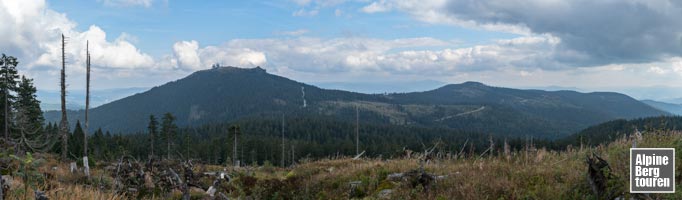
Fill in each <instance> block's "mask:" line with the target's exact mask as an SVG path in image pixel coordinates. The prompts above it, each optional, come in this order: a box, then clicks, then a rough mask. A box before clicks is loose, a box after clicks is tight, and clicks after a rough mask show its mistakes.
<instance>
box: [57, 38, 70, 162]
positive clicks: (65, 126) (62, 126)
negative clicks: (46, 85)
mask: <svg viewBox="0 0 682 200" xmlns="http://www.w3.org/2000/svg"><path fill="white" fill-rule="evenodd" d="M64 40H65V38H64V34H62V71H61V79H60V82H61V89H62V90H61V100H62V120H61V122H60V123H59V132H60V135H61V136H62V160H66V158H67V157H66V155H67V151H68V139H69V138H68V137H69V134H68V133H69V122H68V120H67V118H66V56H65V55H64V46H65V42H64Z"/></svg>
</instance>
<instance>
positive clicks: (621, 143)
mask: <svg viewBox="0 0 682 200" xmlns="http://www.w3.org/2000/svg"><path fill="white" fill-rule="evenodd" d="M631 145H632V141H631V140H628V139H627V138H622V139H619V140H617V141H614V142H612V143H611V144H609V145H603V146H598V147H594V148H585V149H582V150H575V149H573V150H567V151H561V152H556V151H547V150H543V149H539V150H534V151H527V152H524V151H520V152H519V151H517V152H513V155H511V156H510V157H509V158H507V157H506V156H503V155H497V156H488V157H486V156H484V157H480V156H478V155H475V156H472V157H469V158H464V159H456V160H455V159H452V160H434V161H433V162H431V163H430V164H427V165H425V166H424V167H425V170H426V172H429V173H431V174H434V175H438V176H442V178H441V179H438V180H437V181H436V182H435V183H434V184H433V185H432V186H431V187H430V188H424V187H422V186H417V187H412V185H411V184H406V183H403V182H392V181H388V180H387V178H386V177H387V175H389V174H391V173H401V172H408V171H410V170H415V169H418V168H419V164H418V162H417V161H416V160H415V159H394V160H380V159H362V160H352V159H350V158H345V159H334V160H330V159H323V160H318V161H313V162H306V163H301V164H299V165H297V166H295V167H292V168H277V167H272V166H260V167H245V168H239V169H234V168H229V167H227V168H226V167H224V166H205V167H203V168H202V169H205V170H207V171H217V170H223V169H227V170H228V171H229V172H231V176H232V177H234V178H235V179H234V180H233V181H232V182H230V183H228V184H227V185H226V188H228V191H225V192H226V193H227V194H228V196H230V197H233V198H246V197H251V198H253V199H348V198H350V197H351V196H350V184H349V183H350V182H351V181H360V182H361V183H360V184H359V185H358V187H357V191H358V194H356V195H357V196H356V197H358V198H363V199H378V198H390V199H594V198H595V197H594V196H593V195H592V191H591V190H590V188H589V185H588V183H587V181H586V169H587V166H586V164H585V157H586V156H587V155H588V154H591V153H593V152H594V153H596V154H598V155H600V156H602V157H603V158H604V159H605V160H607V161H608V162H609V163H610V165H611V168H612V171H611V172H612V173H613V174H614V175H615V179H614V181H612V183H610V185H609V189H611V190H614V191H617V193H618V194H621V195H622V196H624V197H626V198H628V197H629V194H627V192H626V188H627V186H628V185H627V184H628V183H627V181H628V171H629V169H628V164H629V163H628V162H629V160H628V149H629V148H630V147H631ZM638 146H639V147H674V148H676V149H681V148H682V135H681V134H680V133H677V132H664V133H658V134H649V135H646V136H645V138H644V140H642V141H639V142H638ZM678 155H679V154H678ZM40 156H42V157H43V158H45V159H47V160H48V162H47V164H45V166H44V167H41V169H40V171H41V172H43V173H45V174H50V176H53V178H52V179H50V180H48V181H47V182H46V183H45V184H43V185H41V186H39V187H38V189H40V190H43V191H47V194H48V196H49V197H50V199H57V200H60V199H125V198H126V197H125V196H124V195H123V194H115V193H113V192H112V191H110V190H108V189H104V190H99V189H97V187H94V186H91V185H90V184H84V182H85V181H84V178H83V176H82V175H79V174H71V173H70V172H68V167H67V165H66V164H59V163H57V162H56V161H55V159H54V158H52V157H51V156H50V155H40ZM676 159H677V160H678V161H677V163H680V162H682V161H681V160H680V157H679V156H678V157H677V158H676ZM54 166H56V167H57V168H58V169H57V170H53V169H52V167H54ZM679 166H681V165H677V166H676V167H677V168H676V170H677V174H678V175H679V174H681V173H680V170H682V168H681V167H679ZM100 175H102V176H104V177H106V176H107V175H106V174H105V173H104V171H103V170H102V169H94V170H93V177H99V176H100ZM106 178H110V177H106ZM676 180H678V183H676V184H677V186H678V187H680V185H682V184H680V183H679V182H680V180H682V178H679V177H678V178H677V179H676ZM14 182H15V183H14V185H13V186H12V190H11V193H10V196H9V199H23V197H24V193H23V183H22V182H21V180H19V179H18V178H17V177H15V181H14ZM32 189H33V188H32ZM32 189H31V190H32ZM387 189H388V190H391V191H392V192H390V194H389V195H388V196H382V195H380V193H382V191H384V192H385V191H387ZM680 189H682V188H678V190H680ZM195 194H196V196H201V191H195ZM28 196H29V197H31V198H32V197H33V193H32V192H31V193H30V194H29V195H28ZM178 196H179V195H178V194H175V195H171V196H170V197H173V198H177V197H178ZM653 197H654V198H662V199H682V195H681V194H661V195H653Z"/></svg>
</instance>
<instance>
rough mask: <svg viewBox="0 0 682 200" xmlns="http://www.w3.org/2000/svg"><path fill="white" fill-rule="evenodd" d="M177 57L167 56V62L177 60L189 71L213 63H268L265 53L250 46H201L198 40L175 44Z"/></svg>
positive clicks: (235, 64) (251, 64)
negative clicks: (249, 47)
mask: <svg viewBox="0 0 682 200" xmlns="http://www.w3.org/2000/svg"><path fill="white" fill-rule="evenodd" d="M173 51H174V56H175V57H167V58H166V59H168V60H169V61H168V62H167V63H171V64H172V63H173V60H177V62H176V63H177V64H178V66H179V67H180V68H182V69H186V70H189V71H195V70H201V69H207V68H208V67H209V66H211V65H212V64H216V63H218V64H221V65H230V66H237V67H255V66H264V65H265V64H266V63H267V59H266V57H265V54H264V53H262V52H258V51H253V50H251V49H248V48H232V47H216V46H207V47H204V48H199V43H198V42H197V41H194V40H192V41H180V42H176V43H175V44H174V45H173Z"/></svg>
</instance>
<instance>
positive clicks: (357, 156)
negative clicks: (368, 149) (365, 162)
mask: <svg viewBox="0 0 682 200" xmlns="http://www.w3.org/2000/svg"><path fill="white" fill-rule="evenodd" d="M363 154H365V151H362V152H360V154H358V155H355V157H353V160H357V159H360V157H362V155H363Z"/></svg>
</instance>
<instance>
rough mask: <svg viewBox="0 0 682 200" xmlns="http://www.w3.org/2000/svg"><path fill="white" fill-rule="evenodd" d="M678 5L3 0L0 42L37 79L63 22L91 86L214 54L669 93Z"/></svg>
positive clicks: (73, 74) (70, 50) (657, 0)
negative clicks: (87, 61) (87, 65)
mask: <svg viewBox="0 0 682 200" xmlns="http://www.w3.org/2000/svg"><path fill="white" fill-rule="evenodd" d="M680 18H682V4H680V3H677V1H669V0H631V1H620V0H603V1H588V0H565V1H552V0H509V1H493V0H480V1H468V0H419V1H417V0H404V1H397V0H280V1H175V0H94V1H53V0H47V1H46V0H25V1H11V0H0V20H2V21H3V22H5V23H2V24H0V49H2V51H3V53H6V54H9V55H13V56H16V57H18V58H19V60H20V62H21V64H20V66H19V69H20V71H21V73H23V74H25V75H28V76H30V77H33V78H34V79H36V85H37V86H38V89H39V90H45V91H47V90H56V89H57V86H58V85H57V84H56V83H58V77H57V76H56V75H57V73H58V71H59V68H60V67H59V62H60V61H59V58H60V53H59V51H58V48H59V35H60V34H61V33H64V34H65V35H66V36H67V37H69V41H68V45H67V62H68V65H67V75H68V76H69V79H68V80H67V82H68V83H69V87H70V88H71V89H74V90H79V89H82V88H83V87H84V84H83V83H84V81H81V80H82V79H84V73H83V72H84V70H83V68H84V62H83V61H84V59H83V58H84V55H85V51H84V50H85V42H86V41H89V42H90V49H91V52H92V55H93V67H94V69H93V77H94V78H95V80H96V81H94V82H93V87H94V88H95V89H108V88H127V87H152V86H156V85H160V84H163V83H165V82H168V81H172V80H176V79H179V78H182V77H184V76H187V75H189V74H191V73H192V72H194V71H197V70H202V69H207V68H210V66H211V65H212V64H214V63H220V64H222V65H230V66H237V67H255V66H261V67H263V68H265V69H267V70H268V72H270V73H273V74H277V75H282V76H285V77H288V78H291V79H294V80H298V81H302V82H306V83H315V84H318V85H322V86H327V87H335V88H341V89H344V88H345V89H352V90H356V91H366V92H381V91H386V92H395V91H400V92H403V91H409V90H419V89H429V88H430V87H436V86H438V85H439V84H445V83H460V82H465V81H479V82H483V83H486V84H489V85H495V86H504V87H518V88H547V87H550V86H551V87H562V88H581V89H583V91H597V90H600V91H604V90H609V91H620V92H626V93H627V94H630V95H632V96H635V97H636V98H654V99H666V98H676V97H679V96H682V95H677V94H675V92H673V93H671V92H670V91H679V93H680V94H682V89H681V88H682V21H680V20H679V19H680ZM423 83H430V84H423ZM363 85H367V87H363ZM414 85H422V87H421V88H415V87H410V86H414ZM370 88H371V89H370ZM633 88H638V89H636V90H635V89H633ZM647 88H651V89H647ZM655 88H666V89H665V90H661V89H655ZM633 91H644V92H633ZM652 91H660V92H658V93H657V92H653V93H652ZM644 93H646V95H644ZM652 94H653V95H652Z"/></svg>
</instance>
